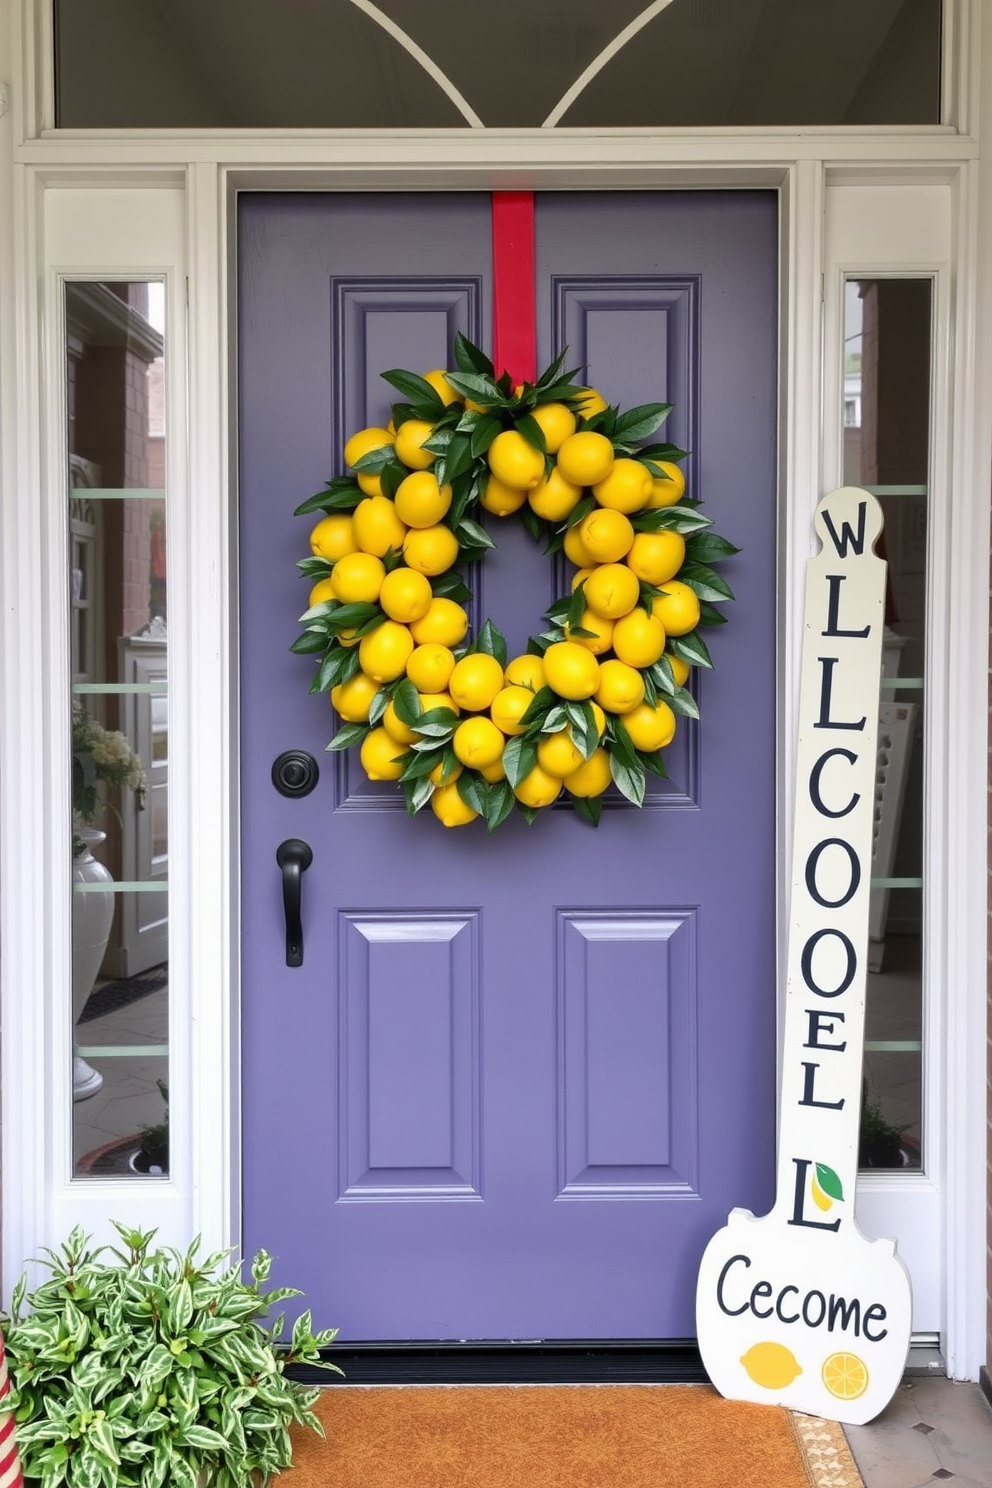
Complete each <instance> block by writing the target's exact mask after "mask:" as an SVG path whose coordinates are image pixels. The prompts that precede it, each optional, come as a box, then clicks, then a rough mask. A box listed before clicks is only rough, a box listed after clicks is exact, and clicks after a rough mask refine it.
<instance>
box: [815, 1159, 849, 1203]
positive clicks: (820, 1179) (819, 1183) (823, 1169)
mask: <svg viewBox="0 0 992 1488" xmlns="http://www.w3.org/2000/svg"><path fill="white" fill-rule="evenodd" d="M809 1191H810V1194H811V1196H812V1199H813V1203H814V1204H815V1205H816V1207H817V1208H818V1209H822V1210H823V1212H824V1214H825V1213H826V1212H827V1210H828V1209H832V1208H833V1206H834V1202H835V1201H840V1200H841V1199H843V1197H844V1188H843V1185H842V1183H841V1181H840V1179H839V1178H838V1176H837V1174H836V1173H835V1172H834V1170H833V1168H828V1167H827V1164H826V1163H820V1162H818V1163H817V1164H816V1165H815V1168H814V1171H813V1173H812V1174H811V1175H810V1180H809Z"/></svg>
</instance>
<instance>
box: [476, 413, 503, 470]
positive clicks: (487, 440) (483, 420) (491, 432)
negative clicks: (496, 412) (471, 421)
mask: <svg viewBox="0 0 992 1488" xmlns="http://www.w3.org/2000/svg"><path fill="white" fill-rule="evenodd" d="M474 417H476V418H478V423H477V424H476V426H475V428H474V429H473V431H472V440H471V451H472V458H473V459H478V458H479V457H480V455H484V454H485V453H486V450H487V449H488V448H489V446H490V445H491V444H492V442H493V440H494V439H495V438H496V435H497V434H498V433H499V432H500V430H501V429H502V427H503V425H502V424H501V423H500V421H499V419H498V418H494V417H493V415H492V414H491V413H486V414H482V415H481V416H480V415H478V414H476V415H474Z"/></svg>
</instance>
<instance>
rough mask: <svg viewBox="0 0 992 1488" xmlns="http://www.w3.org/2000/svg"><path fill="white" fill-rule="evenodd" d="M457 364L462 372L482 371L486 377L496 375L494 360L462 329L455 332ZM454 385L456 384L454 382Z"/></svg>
mask: <svg viewBox="0 0 992 1488" xmlns="http://www.w3.org/2000/svg"><path fill="white" fill-rule="evenodd" d="M454 357H455V366H456V367H457V368H458V370H459V371H460V372H481V373H482V374H483V376H485V377H490V378H491V377H495V375H496V374H495V370H494V368H493V364H492V362H491V361H490V360H489V358H488V357H487V356H486V354H485V352H484V351H480V349H479V347H478V346H476V345H475V344H474V342H472V341H470V340H469V339H468V337H467V336H464V335H463V334H462V332H461V331H456V332H455V345H454ZM452 386H454V384H453V383H452Z"/></svg>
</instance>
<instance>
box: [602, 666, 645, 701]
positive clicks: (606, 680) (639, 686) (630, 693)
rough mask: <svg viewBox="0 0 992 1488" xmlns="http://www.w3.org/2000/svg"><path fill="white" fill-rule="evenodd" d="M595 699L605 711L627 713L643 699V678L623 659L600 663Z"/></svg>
mask: <svg viewBox="0 0 992 1488" xmlns="http://www.w3.org/2000/svg"><path fill="white" fill-rule="evenodd" d="M596 701H597V703H598V704H599V705H600V707H601V708H605V709H606V711H607V713H629V712H630V710H631V708H636V707H637V705H638V703H641V702H643V701H644V678H643V677H642V676H641V674H640V672H639V671H637V670H636V668H634V667H632V666H628V665H627V663H626V662H625V661H617V660H615V659H614V658H612V657H611V658H610V660H609V661H604V662H601V663H600V668H599V686H598V687H597V688H596Z"/></svg>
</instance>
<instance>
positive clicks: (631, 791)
mask: <svg viewBox="0 0 992 1488" xmlns="http://www.w3.org/2000/svg"><path fill="white" fill-rule="evenodd" d="M610 774H611V775H612V776H613V783H614V785H615V786H616V788H617V790H618V791H619V792H620V793H621V795H624V796H626V797H627V800H628V801H632V802H633V804H634V805H635V806H643V805H644V765H643V762H642V761H641V760H640V759H636V761H635V764H634V765H633V766H630V765H628V764H627V763H626V762H625V761H624V760H622V759H620V758H619V756H618V755H617V754H616V753H615V752H613V751H611V752H610Z"/></svg>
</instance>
